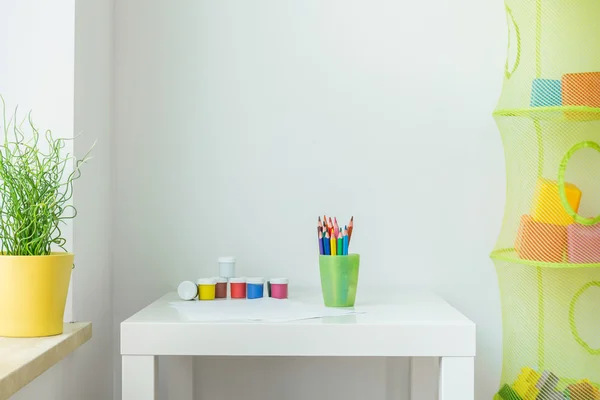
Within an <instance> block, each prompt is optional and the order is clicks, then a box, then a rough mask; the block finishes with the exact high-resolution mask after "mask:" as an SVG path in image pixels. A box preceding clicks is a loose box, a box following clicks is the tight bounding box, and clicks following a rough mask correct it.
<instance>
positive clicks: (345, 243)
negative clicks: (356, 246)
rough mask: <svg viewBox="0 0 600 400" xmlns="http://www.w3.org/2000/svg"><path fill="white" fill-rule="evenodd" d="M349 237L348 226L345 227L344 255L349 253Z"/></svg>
mask: <svg viewBox="0 0 600 400" xmlns="http://www.w3.org/2000/svg"><path fill="white" fill-rule="evenodd" d="M348 242H349V239H348V227H344V255H345V256H347V255H348V244H349V243H348Z"/></svg>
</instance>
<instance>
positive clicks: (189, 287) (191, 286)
mask: <svg viewBox="0 0 600 400" xmlns="http://www.w3.org/2000/svg"><path fill="white" fill-rule="evenodd" d="M177 294H178V295H179V298H180V299H181V300H194V299H195V298H196V297H197V296H198V285H196V284H195V283H194V282H192V281H183V282H181V283H180V284H179V286H178V287H177Z"/></svg>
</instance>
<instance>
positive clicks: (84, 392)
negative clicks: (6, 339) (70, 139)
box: [65, 0, 113, 400]
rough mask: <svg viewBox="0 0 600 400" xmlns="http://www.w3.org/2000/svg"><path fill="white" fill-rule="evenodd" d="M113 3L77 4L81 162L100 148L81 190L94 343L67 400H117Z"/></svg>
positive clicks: (85, 309) (80, 242) (82, 286)
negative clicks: (114, 361)
mask: <svg viewBox="0 0 600 400" xmlns="http://www.w3.org/2000/svg"><path fill="white" fill-rule="evenodd" d="M112 3H113V2H112V0H93V1H91V0H77V1H76V4H75V16H76V18H75V76H74V82H75V119H74V123H75V132H76V133H78V134H80V135H79V136H78V137H77V139H76V140H75V154H76V155H77V157H78V158H82V157H83V156H84V155H85V154H86V152H87V151H88V150H89V149H90V147H91V146H92V145H93V143H94V142H95V141H97V143H96V145H95V147H94V149H93V152H92V157H93V159H91V160H90V162H89V163H88V164H86V165H84V166H83V167H82V177H81V179H80V180H78V181H77V182H76V184H75V196H74V200H73V201H74V204H75V206H76V207H77V211H78V216H77V219H76V220H75V222H74V241H73V247H74V251H75V254H76V258H75V263H76V268H75V271H76V273H75V274H74V279H73V288H74V290H73V308H74V310H73V312H74V315H75V318H76V319H77V320H79V321H92V329H93V337H92V339H91V340H90V341H89V342H88V343H86V344H85V345H84V346H82V347H81V348H80V349H78V350H77V352H76V353H75V355H74V356H73V357H72V359H71V360H69V362H70V364H69V374H68V379H67V380H66V385H65V390H66V393H67V395H66V398H68V399H72V400H80V399H86V400H105V399H109V398H111V396H112V391H113V371H112V355H111V352H110V350H111V349H112V344H113V329H112V328H113V325H112V265H111V263H112V252H111V232H110V223H111V221H110V218H111V215H112V214H111V213H112V212H111V208H112V207H111V204H112V197H111V196H112V193H111V185H110V180H111V167H110V165H111V164H110V163H111V157H110V146H111V140H110V139H111V107H112V103H111V95H112V12H113V4H112Z"/></svg>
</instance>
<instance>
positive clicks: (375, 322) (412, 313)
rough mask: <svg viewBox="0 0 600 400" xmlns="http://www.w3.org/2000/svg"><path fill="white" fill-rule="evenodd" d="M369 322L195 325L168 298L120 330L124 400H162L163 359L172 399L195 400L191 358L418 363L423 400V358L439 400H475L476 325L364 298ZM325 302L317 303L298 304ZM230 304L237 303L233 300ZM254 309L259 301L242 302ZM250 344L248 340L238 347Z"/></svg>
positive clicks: (414, 384)
mask: <svg viewBox="0 0 600 400" xmlns="http://www.w3.org/2000/svg"><path fill="white" fill-rule="evenodd" d="M361 295H362V296H361V297H360V299H359V300H360V301H358V302H357V305H356V309H357V310H359V311H364V312H365V314H359V315H351V316H343V317H328V318H324V319H311V320H303V321H295V322H285V323H266V322H213V323H206V322H189V321H185V320H183V319H182V318H181V317H180V315H179V313H178V312H177V310H175V309H174V308H172V307H170V306H169V302H170V301H173V300H178V298H177V295H176V294H175V293H171V294H167V295H166V296H164V297H162V298H160V299H159V300H157V301H156V302H154V303H152V304H150V305H149V306H148V307H146V308H144V309H142V310H141V311H139V312H138V313H136V314H135V315H133V316H132V317H130V318H129V319H127V320H125V321H124V322H122V323H121V355H122V362H123V386H122V388H123V392H122V393H123V400H146V399H147V400H151V399H156V398H157V356H160V355H169V356H179V357H173V358H172V359H173V360H174V361H173V362H172V363H170V368H169V370H170V371H169V378H168V382H169V385H168V386H169V388H168V392H169V393H170V397H169V399H171V398H172V399H177V400H192V399H193V376H194V375H193V374H194V373H193V358H192V357H191V356H310V357H332V356H333V357H348V356H352V357H356V356H369V357H413V358H412V359H411V369H412V373H411V396H412V399H414V400H421V399H423V398H425V397H426V396H425V395H423V393H427V391H428V388H427V386H429V387H431V384H429V385H428V384H427V382H424V381H423V376H422V375H421V374H422V373H426V374H427V373H430V372H431V369H430V368H429V367H428V366H427V364H426V363H423V360H427V359H421V358H414V357H439V398H440V399H441V400H473V399H474V358H475V324H474V323H473V322H471V321H470V320H469V319H468V318H466V317H465V316H464V315H462V314H461V313H460V312H458V311H457V310H456V309H455V308H453V307H452V306H450V305H449V304H448V303H446V302H445V301H444V300H442V299H440V298H439V297H437V296H435V295H432V294H424V293H414V292H407V291H402V293H399V294H398V295H394V296H386V297H381V296H371V297H369V296H368V295H366V294H363V293H361ZM296 300H302V301H306V302H311V303H315V302H319V301H320V300H319V298H318V296H307V297H306V298H296ZM229 301H231V300H229ZM237 301H252V300H237ZM240 337H243V338H244V340H243V341H241V340H239V338H240Z"/></svg>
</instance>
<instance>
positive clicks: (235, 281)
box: [229, 277, 246, 283]
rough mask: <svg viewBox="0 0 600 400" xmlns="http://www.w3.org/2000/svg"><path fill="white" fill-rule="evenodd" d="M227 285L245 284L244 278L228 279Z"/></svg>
mask: <svg viewBox="0 0 600 400" xmlns="http://www.w3.org/2000/svg"><path fill="white" fill-rule="evenodd" d="M229 283H246V278H244V277H239V278H229Z"/></svg>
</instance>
